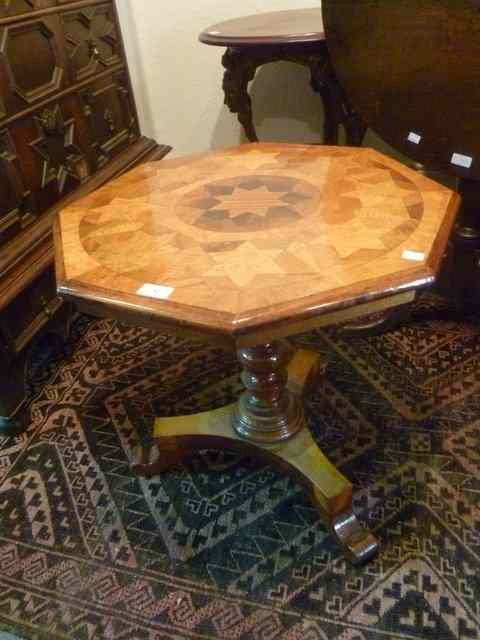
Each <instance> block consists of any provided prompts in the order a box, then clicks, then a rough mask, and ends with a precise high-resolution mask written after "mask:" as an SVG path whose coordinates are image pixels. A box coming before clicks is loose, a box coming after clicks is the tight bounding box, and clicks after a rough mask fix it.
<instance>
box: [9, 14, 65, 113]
mask: <svg viewBox="0 0 480 640" xmlns="http://www.w3.org/2000/svg"><path fill="white" fill-rule="evenodd" d="M62 39H63V36H62V33H61V30H60V23H59V20H58V16H55V15H53V16H44V17H39V18H36V19H33V20H28V21H24V22H18V23H13V24H6V25H4V26H2V27H0V95H1V96H2V102H3V106H2V111H3V115H4V117H5V116H12V115H14V114H15V113H18V112H19V111H22V110H24V109H27V108H28V107H30V106H32V105H34V104H35V103H37V102H38V101H40V100H45V99H48V98H49V97H52V96H54V95H55V93H57V92H58V91H61V90H62V89H64V88H65V87H66V83H67V61H66V56H65V49H64V46H63V43H62Z"/></svg>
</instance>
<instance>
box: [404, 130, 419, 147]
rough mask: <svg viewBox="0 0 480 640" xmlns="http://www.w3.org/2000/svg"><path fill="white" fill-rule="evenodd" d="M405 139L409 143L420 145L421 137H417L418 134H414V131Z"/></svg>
mask: <svg viewBox="0 0 480 640" xmlns="http://www.w3.org/2000/svg"><path fill="white" fill-rule="evenodd" d="M407 139H408V141H409V142H413V144H420V142H421V140H422V136H419V135H418V133H415V132H414V131H410V133H409V134H408V138H407Z"/></svg>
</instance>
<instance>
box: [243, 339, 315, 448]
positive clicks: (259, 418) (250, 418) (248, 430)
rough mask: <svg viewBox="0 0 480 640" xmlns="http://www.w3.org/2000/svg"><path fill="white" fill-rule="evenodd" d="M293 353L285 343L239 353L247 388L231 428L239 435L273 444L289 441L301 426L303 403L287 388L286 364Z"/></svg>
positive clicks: (244, 382)
mask: <svg viewBox="0 0 480 640" xmlns="http://www.w3.org/2000/svg"><path fill="white" fill-rule="evenodd" d="M293 354H294V351H293V349H292V348H291V347H290V346H289V345H288V343H287V342H275V343H272V344H266V345H261V346H258V347H250V348H246V349H240V351H239V352H238V359H239V361H240V364H241V365H242V367H243V373H242V382H243V384H244V385H245V388H246V391H245V393H244V394H243V395H242V396H241V397H240V399H239V401H238V405H237V409H236V411H235V416H234V419H233V427H234V429H235V431H236V432H237V433H238V435H239V436H241V437H242V438H245V439H246V440H249V441H250V442H258V443H261V444H274V443H277V442H283V441H284V440H288V439H289V438H291V437H292V436H294V435H295V434H296V433H298V432H299V431H300V429H302V427H303V424H304V417H303V407H302V404H301V402H300V399H299V398H298V397H297V396H295V395H294V394H293V393H291V392H290V391H289V390H288V388H287V382H288V364H289V362H290V361H291V359H292V357H293Z"/></svg>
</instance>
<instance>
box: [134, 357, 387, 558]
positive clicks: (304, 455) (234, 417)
mask: <svg viewBox="0 0 480 640" xmlns="http://www.w3.org/2000/svg"><path fill="white" fill-rule="evenodd" d="M270 348H271V349H270ZM274 348H275V345H266V346H264V347H261V348H257V347H255V348H254V349H251V350H249V352H250V353H249V354H245V351H246V350H241V351H240V359H241V360H242V362H243V364H244V365H245V363H246V361H248V358H249V357H250V361H249V362H247V366H248V369H246V371H245V373H244V375H243V379H244V381H246V384H247V391H246V392H245V396H244V403H246V404H247V406H248V405H249V404H251V405H253V406H254V407H255V408H254V410H253V412H251V411H250V409H248V408H247V415H248V416H249V419H248V420H247V421H246V422H243V421H242V420H240V423H239V415H240V416H244V410H243V408H242V407H243V406H244V404H243V405H242V402H240V404H233V405H230V406H227V407H223V408H221V409H217V410H215V411H208V412H205V413H200V414H196V415H190V416H181V417H176V418H159V419H157V420H156V422H155V431H154V438H155V443H156V445H157V448H158V460H157V461H156V462H152V463H150V462H149V461H148V458H149V453H148V452H143V460H142V462H141V463H140V464H137V465H134V467H133V469H134V471H135V472H137V473H139V474H142V475H147V476H152V475H156V474H157V473H162V472H163V471H166V470H167V469H168V468H169V467H171V466H174V465H177V464H178V463H180V462H181V461H182V460H184V459H185V458H187V457H188V456H190V455H191V454H192V453H194V452H195V451H198V450H199V449H208V448H210V449H212V448H214V449H232V448H233V449H237V450H241V451H247V452H248V453H249V454H250V455H256V456H258V457H260V458H263V459H266V460H267V461H269V462H270V463H273V464H276V465H277V466H280V467H281V468H282V469H283V470H285V471H287V472H289V473H291V474H292V475H293V476H294V477H295V478H296V479H297V480H299V481H300V482H301V483H302V484H303V485H305V486H306V487H307V488H308V489H309V490H310V492H311V495H312V498H313V500H314V501H315V503H316V504H317V506H318V508H319V510H320V513H321V515H322V517H323V519H324V521H325V523H326V524H327V526H329V528H330V529H331V531H332V533H333V534H334V535H335V536H336V538H337V540H338V541H339V543H340V544H341V545H342V547H343V549H344V552H345V554H346V555H347V557H348V558H349V559H350V560H351V561H352V562H354V563H362V562H366V561H367V560H369V559H370V558H372V557H373V556H374V555H375V554H376V553H377V551H378V542H377V540H376V539H375V537H374V536H373V535H372V534H371V533H370V532H369V531H367V530H365V529H363V528H362V527H361V525H360V523H359V522H358V520H357V518H356V516H355V514H354V512H353V508H352V485H351V483H350V482H349V481H348V480H347V479H346V478H345V477H344V476H343V475H342V474H341V473H340V472H339V471H338V470H337V469H336V468H335V467H334V466H333V465H332V464H331V462H330V461H329V460H328V458H327V457H326V456H325V455H324V454H323V453H322V451H321V450H320V449H319V447H318V446H317V444H316V443H315V441H314V439H313V437H312V435H311V433H310V430H309V429H308V427H307V425H306V422H305V420H304V418H303V413H302V414H301V416H302V417H301V419H300V420H299V417H298V412H297V410H294V411H293V412H292V413H291V415H290V418H289V419H287V420H285V419H284V416H283V417H282V416H280V415H279V413H278V409H279V407H283V406H284V403H285V402H286V403H287V405H288V406H291V405H290V402H291V400H290V399H291V398H292V397H295V398H297V399H300V398H301V397H302V395H303V393H304V392H305V390H306V389H307V388H308V387H309V386H310V385H311V384H313V382H314V379H315V374H316V371H318V360H319V356H318V354H316V353H313V352H308V351H297V352H296V353H295V355H294V356H293V358H292V359H291V361H290V364H289V365H288V388H287V387H286V386H285V387H284V385H283V384H282V375H283V374H282V368H283V367H282V365H283V364H285V363H286V361H287V357H286V356H285V354H286V351H284V353H283V355H281V356H280V357H279V358H275V360H276V363H277V364H278V366H277V367H276V370H275V371H270V374H268V367H267V363H268V362H270V364H271V360H272V359H274V358H273V353H271V354H270V355H271V356H272V357H271V358H270V360H269V359H268V357H265V355H266V353H265V352H266V351H268V350H269V349H270V351H272V352H273V350H274ZM258 355H260V357H258V358H256V357H255V356H258ZM267 355H268V354H267ZM262 362H263V366H262ZM253 378H255V380H253ZM267 378H268V380H270V381H271V380H272V378H273V379H274V380H273V384H269V382H268V381H267ZM285 382H286V380H285ZM253 396H255V398H254V397H253ZM267 396H270V397H269V399H267ZM267 401H268V402H273V404H274V405H275V403H277V404H276V405H275V409H274V410H273V411H272V412H271V413H270V416H269V418H268V420H267V422H268V425H267V428H266V429H265V430H264V431H263V433H268V434H270V435H269V436H268V437H263V436H261V435H260V436H259V435H258V434H259V432H260V431H262V429H261V428H260V427H261V426H262V425H264V421H265V419H266V413H267V411H266V404H265V403H266V402H267ZM293 403H294V404H295V401H293ZM298 406H299V407H300V411H301V403H300V402H299V403H298ZM280 413H281V411H280ZM252 415H253V417H254V418H255V416H256V417H260V422H259V423H255V420H253V422H252V420H251V418H252ZM275 417H276V418H277V420H276V421H275V420H274V418H275ZM274 423H275V424H274ZM245 424H246V425H247V426H246V428H245ZM286 424H288V425H289V427H288V428H289V429H291V431H290V433H289V435H288V436H286V439H284V440H282V441H277V442H272V438H271V437H270V436H271V434H272V433H273V432H274V431H275V429H278V430H279V433H280V434H281V435H282V436H285V428H286V427H285V425H286ZM244 434H245V435H244ZM252 437H257V441H254V440H252ZM261 440H263V441H261Z"/></svg>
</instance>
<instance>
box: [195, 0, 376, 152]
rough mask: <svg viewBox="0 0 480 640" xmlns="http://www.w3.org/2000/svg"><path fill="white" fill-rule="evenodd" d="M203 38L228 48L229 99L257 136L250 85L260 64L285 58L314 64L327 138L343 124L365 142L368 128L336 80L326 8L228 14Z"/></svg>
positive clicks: (354, 140)
mask: <svg viewBox="0 0 480 640" xmlns="http://www.w3.org/2000/svg"><path fill="white" fill-rule="evenodd" d="M200 41H201V42H203V43H205V44H209V45H216V46H220V47H226V48H227V50H226V52H225V54H224V55H223V58H222V63H223V66H224V67H225V73H224V77H223V90H224V92H225V104H226V105H227V106H228V107H229V109H230V111H231V112H232V113H236V114H237V115H238V119H239V121H240V123H241V124H242V126H243V128H244V129H245V134H246V136H247V138H248V139H249V140H250V141H251V142H256V141H257V140H258V138H257V133H256V131H255V126H254V124H253V114H252V103H251V99H250V95H249V93H248V85H249V83H250V82H251V81H252V80H253V78H254V77H255V72H256V70H257V69H258V68H259V67H261V66H263V65H265V64H269V63H271V62H278V61H281V60H284V61H289V62H294V63H297V64H300V65H303V66H305V67H308V69H309V70H310V74H311V86H312V89H313V90H314V91H315V92H317V93H318V94H319V95H320V97H321V99H322V101H323V108H324V143H325V144H337V143H338V138H339V128H340V126H343V127H344V128H345V133H346V140H347V144H350V145H360V144H361V142H362V140H363V137H364V135H365V131H366V129H365V127H364V125H363V123H362V121H361V120H360V118H359V117H358V114H357V113H356V112H355V111H354V110H353V109H352V108H351V107H350V104H349V102H348V100H347V99H346V97H345V94H344V92H343V91H342V88H341V87H340V86H339V84H338V82H337V80H336V77H335V74H334V72H333V69H332V66H331V64H330V60H329V56H328V50H327V44H326V41H325V34H324V32H323V23H322V12H321V9H320V8H318V9H315V8H314V9H297V10H290V11H275V12H270V13H260V14H256V15H251V16H245V17H243V18H237V19H234V20H227V21H226V22H221V23H219V24H215V25H213V26H211V27H209V28H208V29H206V30H205V31H203V32H202V33H201V34H200Z"/></svg>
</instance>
